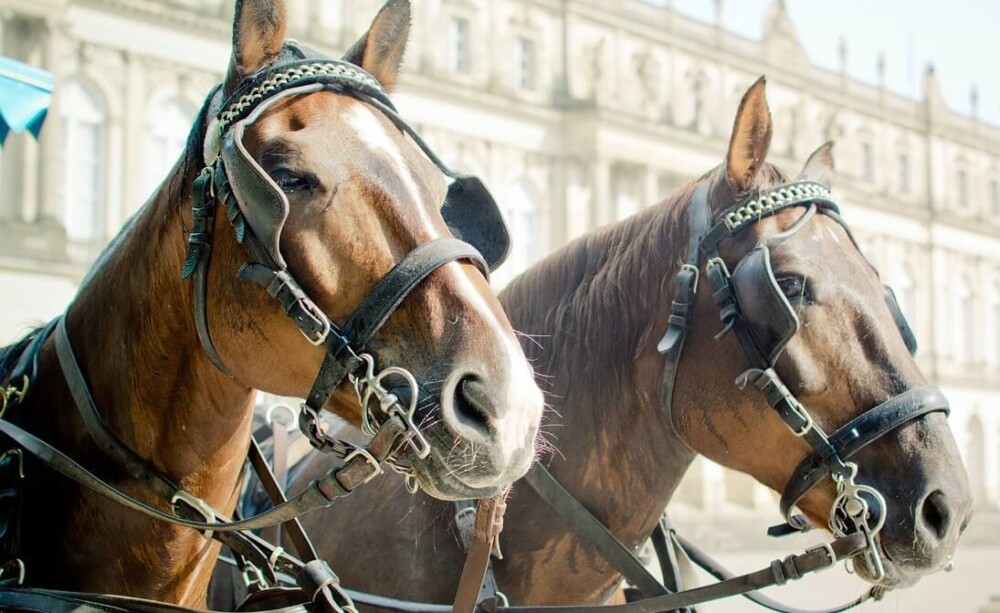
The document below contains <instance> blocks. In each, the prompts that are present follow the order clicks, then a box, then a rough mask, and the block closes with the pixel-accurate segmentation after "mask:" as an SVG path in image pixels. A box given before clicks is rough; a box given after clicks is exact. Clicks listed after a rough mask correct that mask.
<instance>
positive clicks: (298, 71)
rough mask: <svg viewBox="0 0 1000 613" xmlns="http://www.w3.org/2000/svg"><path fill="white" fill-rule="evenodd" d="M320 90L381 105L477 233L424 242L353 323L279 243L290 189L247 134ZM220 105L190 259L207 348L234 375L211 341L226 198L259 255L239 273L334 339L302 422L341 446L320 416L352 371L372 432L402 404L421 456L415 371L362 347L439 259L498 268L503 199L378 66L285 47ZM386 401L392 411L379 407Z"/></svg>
mask: <svg viewBox="0 0 1000 613" xmlns="http://www.w3.org/2000/svg"><path fill="white" fill-rule="evenodd" d="M319 91H330V92H335V93H338V94H342V95H347V96H351V97H352V98H355V99H357V100H360V101H362V102H364V103H366V104H368V105H370V106H372V107H374V108H376V109H377V110H378V111H380V112H381V113H383V114H384V115H385V116H386V117H387V118H389V120H390V121H392V123H393V124H394V125H395V126H396V127H397V128H398V129H399V130H400V131H401V132H403V133H404V134H406V135H408V136H409V137H411V138H412V140H413V141H414V142H415V143H416V144H417V145H418V147H420V149H421V150H422V151H423V152H424V154H425V155H427V157H428V158H429V159H430V160H431V161H432V162H434V164H435V165H436V166H438V168H440V169H441V171H442V172H444V174H445V175H447V176H448V177H449V178H450V179H451V183H450V185H449V189H448V196H447V198H446V200H445V203H444V205H443V206H442V211H441V212H442V215H443V216H444V218H445V220H446V223H447V224H448V225H449V228H450V229H451V230H452V232H453V233H454V234H455V235H456V236H458V237H460V238H463V239H466V240H469V241H470V242H472V244H469V243H467V242H463V241H462V240H458V239H456V238H450V237H449V238H439V239H435V240H432V241H429V242H427V243H424V244H422V245H420V246H418V247H417V248H416V249H414V250H413V251H411V252H410V253H409V254H407V255H406V256H405V257H404V258H403V259H402V260H401V261H400V262H398V263H397V264H396V265H395V267H394V268H392V270H390V271H389V273H388V274H387V275H386V276H385V277H383V278H382V279H381V280H380V281H379V282H378V283H377V284H376V285H375V287H374V288H373V289H372V291H371V293H370V294H369V295H368V296H367V297H366V298H365V300H364V301H363V302H362V303H361V305H360V306H358V308H357V310H356V311H355V312H354V314H353V315H352V316H351V317H349V318H348V320H347V322H346V323H345V324H344V326H343V327H341V326H338V325H337V324H335V323H334V322H333V321H331V320H330V318H329V317H327V316H326V314H325V313H324V312H323V311H322V309H320V308H319V306H317V305H316V303H315V302H314V301H313V300H312V299H311V298H310V297H309V296H308V295H307V293H306V292H305V291H304V290H303V289H302V286H301V284H299V283H298V282H297V281H296V279H295V277H294V276H293V274H292V272H291V271H290V270H289V269H288V265H287V264H286V262H285V259H284V258H283V257H282V254H281V249H280V240H281V230H282V227H283V225H284V223H285V220H286V219H287V217H288V212H289V203H288V198H287V197H286V196H285V194H284V192H283V191H282V190H281V189H280V188H279V187H278V185H277V184H276V183H275V182H274V181H273V180H272V179H271V177H270V176H268V174H267V173H266V172H265V171H264V169H263V168H261V166H260V165H259V164H258V163H257V161H256V160H254V159H253V157H252V156H251V155H250V154H249V152H248V151H247V149H246V148H245V146H244V142H243V137H244V134H245V132H246V130H247V128H249V127H250V126H252V125H253V124H254V123H255V122H256V121H257V120H258V119H259V118H260V117H261V116H262V115H263V114H264V113H265V112H266V111H267V110H269V109H271V108H273V107H274V106H275V105H277V104H278V103H280V102H282V101H284V100H287V99H289V98H292V97H295V96H302V95H306V94H311V93H315V92H319ZM210 108H211V109H212V110H213V111H214V119H213V120H212V121H211V123H210V124H209V127H208V130H207V134H206V137H205V142H204V162H205V167H204V170H203V171H202V172H201V174H200V175H199V176H198V178H197V179H196V180H195V182H194V209H193V215H194V227H193V229H192V231H191V233H190V236H189V243H188V253H187V258H186V260H185V263H184V267H183V270H182V276H183V277H184V278H185V279H186V278H189V277H193V278H194V289H195V292H194V296H195V300H194V312H195V321H196V323H197V330H198V338H199V340H200V342H201V345H202V347H203V348H204V350H205V353H206V354H207V355H208V357H209V358H210V359H211V361H212V363H213V364H214V365H215V366H216V367H217V368H218V369H219V370H221V371H222V372H224V373H226V374H227V375H230V376H232V375H231V373H230V371H229V370H228V369H227V368H226V365H225V364H224V363H223V360H222V357H221V356H220V355H219V352H218V350H217V349H216V348H215V344H214V342H213V341H212V335H211V333H210V330H209V322H208V311H207V278H208V266H209V262H210V256H211V249H212V230H213V227H214V222H215V211H216V208H217V206H219V205H222V206H224V207H225V211H226V215H227V218H228V219H229V221H230V223H231V224H232V225H233V227H234V229H235V231H236V240H237V242H239V243H241V244H242V243H246V244H247V245H248V246H249V248H250V251H251V254H252V255H253V261H252V262H248V263H247V264H245V265H243V266H242V267H241V268H240V270H239V271H238V272H237V276H238V277H239V278H241V279H244V280H248V281H252V282H254V283H256V284H258V285H260V286H262V287H264V288H265V289H266V290H267V292H268V294H270V296H271V297H272V298H274V299H275V300H277V301H278V303H279V304H280V306H281V309H282V311H284V312H285V313H286V314H287V315H288V316H289V317H290V318H291V319H292V321H293V322H294V323H295V325H296V326H297V327H298V328H299V330H300V331H301V332H302V334H303V335H304V336H305V337H306V339H307V340H308V341H309V342H310V343H312V344H313V345H317V346H322V347H323V348H324V349H325V352H326V355H325V357H324V359H323V363H322V366H321V367H320V370H319V374H318V375H317V377H316V380H315V382H314V383H313V385H312V389H311V390H310V392H309V395H308V396H307V398H306V401H305V403H304V404H303V405H302V412H301V413H300V416H299V427H300V428H301V429H302V431H303V433H304V434H305V435H306V436H307V437H308V438H309V440H310V442H311V443H312V445H313V446H314V447H316V448H317V449H320V450H323V451H330V450H333V449H334V448H336V447H337V445H338V442H337V441H335V440H333V439H331V438H329V437H328V436H326V435H325V433H324V430H323V428H322V427H321V426H320V421H319V416H318V415H319V411H321V410H322V408H323V406H324V405H325V404H326V403H327V401H328V400H329V398H330V396H331V395H332V394H333V392H334V390H336V389H337V387H339V386H340V384H341V383H343V382H344V380H345V379H347V378H349V377H350V378H351V380H352V382H353V383H354V384H355V388H356V390H357V391H358V394H359V397H360V398H361V399H362V401H363V402H362V405H363V406H362V415H363V418H364V419H363V421H364V424H365V426H366V427H365V430H366V432H367V433H368V434H369V435H374V433H375V432H376V431H377V430H378V424H379V422H380V420H382V421H384V419H385V416H393V415H397V416H399V417H400V418H401V419H402V420H403V422H404V423H405V424H406V426H407V433H406V438H407V441H408V442H409V445H410V447H411V449H412V451H413V452H414V453H415V454H416V456H417V457H418V458H425V457H427V455H429V454H430V445H429V444H428V442H427V440H426V439H425V438H424V436H423V434H422V433H421V432H420V430H419V429H418V428H417V425H416V423H415V411H416V406H417V398H418V396H419V394H420V389H419V386H418V385H417V383H416V380H415V378H414V377H413V376H412V375H410V373H408V372H406V371H405V370H403V369H401V368H398V367H393V368H390V369H386V370H384V371H382V372H381V373H377V372H376V371H375V369H374V364H375V359H374V357H373V356H371V355H370V354H368V353H364V348H365V346H366V345H367V344H368V343H369V341H370V340H371V339H372V338H373V337H374V335H375V334H376V333H377V332H378V330H379V329H380V328H381V327H382V325H383V324H384V323H385V322H386V320H387V319H388V318H389V316H390V315H391V314H392V313H393V312H394V311H395V310H396V308H397V307H398V306H399V305H400V304H401V303H402V301H403V300H404V299H405V298H406V296H407V295H408V294H409V293H410V292H411V291H413V289H414V288H416V287H417V286H418V285H419V284H420V283H421V282H422V281H423V280H424V279H426V278H427V277H428V276H429V275H430V274H431V273H432V272H434V271H435V270H437V269H438V268H440V267H441V266H444V265H445V264H448V263H450V262H454V261H457V260H465V261H469V262H472V263H473V264H475V265H476V266H477V267H478V268H479V269H480V270H481V271H482V273H483V274H484V275H485V276H486V277H487V278H489V272H490V270H491V269H493V268H495V267H496V266H498V265H499V264H500V263H501V262H502V261H503V259H504V258H505V257H506V255H507V252H508V251H509V244H510V240H509V237H508V234H507V228H506V226H505V224H504V222H503V218H502V216H501V215H500V213H499V209H498V207H497V206H496V203H495V202H494V201H493V199H492V197H491V196H490V194H489V192H488V191H487V190H486V188H485V187H484V186H483V184H482V182H480V181H479V180H478V179H476V178H475V177H469V176H465V175H460V174H458V173H455V172H453V171H452V170H451V169H449V168H448V167H447V166H445V165H444V163H443V162H441V160H440V159H439V158H438V157H437V156H436V155H434V153H433V151H431V149H430V147H429V146H427V144H426V143H425V142H424V141H423V140H422V139H421V138H420V136H419V135H418V134H417V133H416V131H415V130H413V128H411V127H410V126H409V125H408V124H407V123H406V122H405V121H404V120H403V119H402V118H401V117H400V116H399V115H398V114H397V112H396V109H395V106H393V104H392V101H391V100H390V99H389V97H388V95H387V94H386V92H385V90H384V89H383V88H382V86H381V85H380V84H379V82H378V81H377V80H376V79H375V78H374V77H372V76H371V75H370V74H368V73H367V72H365V71H364V70H362V69H361V68H359V67H358V66H355V65H354V64H351V63H349V62H345V61H341V60H334V59H330V58H325V57H322V56H318V55H316V54H315V53H314V52H311V51H309V50H308V49H305V48H304V47H301V46H299V45H298V44H296V43H288V44H287V45H286V46H285V49H284V51H283V52H282V56H281V58H279V61H278V63H277V66H276V67H274V68H271V69H269V70H267V71H265V72H263V73H261V74H258V75H255V76H254V77H252V78H250V79H249V80H247V81H246V82H245V83H244V84H242V85H241V86H240V87H239V88H238V89H237V91H236V92H235V93H234V94H233V95H232V96H231V97H230V99H229V100H228V101H222V99H221V94H220V92H219V90H216V92H215V94H214V95H213V102H212V104H211V105H210ZM387 376H394V379H398V380H400V381H402V382H403V383H405V385H404V386H403V387H402V388H400V389H401V390H402V392H401V394H402V395H406V396H408V399H407V400H406V401H405V402H401V401H400V399H399V396H398V395H396V394H393V393H390V390H389V389H387V388H386V387H385V385H384V384H383V382H384V381H385V379H386V377H387ZM377 412H381V413H382V414H383V416H377V415H376V413H377ZM397 466H398V465H397Z"/></svg>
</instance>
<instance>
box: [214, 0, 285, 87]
mask: <svg viewBox="0 0 1000 613" xmlns="http://www.w3.org/2000/svg"><path fill="white" fill-rule="evenodd" d="M287 22H288V19H287V18H286V16H285V2H284V0H236V15H235V17H234V18H233V56H232V59H231V60H230V61H229V70H228V71H227V72H226V82H225V93H226V95H227V96H229V95H230V94H232V93H233V91H235V89H236V86H237V85H238V84H239V82H240V81H241V80H242V79H244V78H245V77H248V76H250V75H252V74H254V73H256V72H258V71H260V70H261V69H263V68H266V67H267V66H268V65H269V64H270V63H271V62H273V61H274V60H275V58H277V57H278V54H279V53H281V48H282V46H283V45H284V44H285V26H286V24H287Z"/></svg>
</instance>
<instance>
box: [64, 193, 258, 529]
mask: <svg viewBox="0 0 1000 613" xmlns="http://www.w3.org/2000/svg"><path fill="white" fill-rule="evenodd" d="M174 183H178V184H183V185H181V186H180V187H179V189H182V190H183V191H182V192H181V193H184V194H187V193H188V192H189V189H186V188H185V186H189V185H190V182H189V181H186V180H185V181H171V180H169V179H168V180H167V181H166V182H164V184H163V187H161V189H160V191H159V192H158V193H157V194H155V195H154V196H153V197H152V198H151V199H150V201H149V202H148V203H147V204H146V205H145V206H144V207H143V208H142V209H141V210H140V211H139V212H138V213H137V214H136V215H135V217H133V218H132V219H131V220H130V221H129V222H128V223H127V224H126V226H125V227H124V228H123V229H122V231H121V233H120V234H119V235H118V237H117V238H115V239H114V241H112V243H111V245H109V247H108V248H107V249H106V250H105V252H104V253H103V254H102V255H101V257H100V258H99V260H98V262H97V263H96V264H95V266H94V268H93V269H92V271H91V272H90V274H88V276H87V278H86V279H85V280H84V283H83V286H82V287H81V289H80V291H79V293H78V294H77V297H76V299H75V300H74V302H73V304H72V305H71V306H70V307H69V309H68V312H67V317H66V319H67V331H68V334H69V338H70V340H71V342H72V345H73V348H74V351H75V353H76V356H77V359H78V360H79V362H80V366H81V368H82V370H83V373H84V375H85V377H86V379H87V381H88V384H89V387H90V389H91V392H92V394H93V396H94V400H95V402H96V404H97V407H98V410H99V411H100V413H101V415H102V417H103V418H104V419H105V420H106V421H107V422H108V423H109V425H110V426H111V429H112V430H113V431H114V433H115V434H116V435H117V436H118V437H119V438H121V439H122V440H123V441H124V442H125V443H126V444H128V445H130V446H131V447H133V448H134V449H135V450H136V451H137V452H138V453H139V455H140V456H142V457H143V458H146V459H148V460H149V461H151V462H152V463H153V465H154V466H155V467H156V468H158V469H159V470H161V471H162V472H163V473H164V474H166V475H167V476H169V477H170V478H171V479H173V480H175V482H177V483H179V484H180V485H181V486H182V487H185V488H190V489H191V491H192V492H193V493H194V494H195V495H198V496H202V497H204V498H205V499H206V500H207V501H208V502H209V503H210V504H215V505H219V507H220V508H223V509H225V507H226V505H227V504H228V505H231V504H232V498H233V496H232V492H233V489H234V487H235V483H236V481H237V476H238V473H239V470H240V468H241V466H242V463H243V459H244V457H245V450H246V445H247V440H248V436H249V428H250V423H251V413H252V408H253V400H254V392H253V390H251V389H249V388H247V387H245V386H242V385H239V384H238V383H236V382H235V381H233V380H231V379H228V378H227V377H225V376H224V375H222V373H220V372H219V371H217V370H216V369H215V368H214V367H213V366H212V365H211V363H210V362H209V361H208V359H207V357H206V356H205V354H204V353H203V351H202V349H201V346H200V344H199V341H198V337H197V332H196V329H195V323H194V316H193V292H192V284H191V282H190V281H184V280H182V279H181V276H180V270H181V264H182V262H183V258H184V255H185V247H186V239H185V236H184V230H183V225H187V226H188V227H190V220H187V222H186V223H184V224H182V219H181V212H180V211H187V210H190V206H191V203H190V200H189V199H187V198H185V199H184V201H183V202H182V203H180V209H179V210H178V208H177V207H178V201H177V199H176V191H175V190H173V189H170V188H169V186H170V185H172V184H174ZM225 510H226V511H227V512H228V511H229V510H231V509H225Z"/></svg>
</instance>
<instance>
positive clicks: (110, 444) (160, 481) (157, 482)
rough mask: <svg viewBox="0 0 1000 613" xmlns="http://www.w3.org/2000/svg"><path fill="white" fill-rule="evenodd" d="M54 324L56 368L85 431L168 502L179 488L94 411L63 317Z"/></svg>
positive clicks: (130, 473)
mask: <svg viewBox="0 0 1000 613" xmlns="http://www.w3.org/2000/svg"><path fill="white" fill-rule="evenodd" d="M56 322H57V323H56V328H55V345H56V355H57V357H58V358H59V366H60V368H61V369H62V372H63V378H64V379H65V380H66V385H67V386H68V387H69V391H70V394H72V396H73V402H74V403H75V404H76V406H77V409H78V410H79V412H80V417H82V418H83V423H84V425H85V426H86V428H87V432H88V433H89V434H90V436H91V438H93V439H94V442H96V443H97V446H98V447H100V448H101V451H103V452H104V453H105V454H107V456H108V457H110V458H111V459H113V460H115V461H116V462H117V463H118V464H119V465H120V466H121V467H122V468H123V469H124V470H125V472H127V473H128V474H129V475H131V476H133V477H134V478H136V479H138V480H139V481H141V482H142V483H143V485H145V486H147V487H149V488H150V489H151V490H153V491H154V492H156V493H157V494H158V495H159V496H160V497H161V498H164V499H166V500H170V499H171V498H173V497H174V494H176V493H177V492H178V490H179V489H180V488H178V487H177V486H176V485H174V484H173V483H172V482H170V481H169V480H168V479H167V478H166V477H164V476H163V475H162V474H160V471H158V470H157V469H156V468H154V467H153V466H152V465H151V464H150V463H149V462H147V461H146V460H145V459H143V458H142V457H140V456H139V454H138V453H136V452H135V451H134V450H133V449H132V448H131V447H129V446H128V445H126V444H125V443H124V442H122V440H121V439H120V438H118V437H117V436H115V434H114V433H113V432H112V431H111V427H110V426H108V422H106V421H104V418H103V417H102V416H101V414H100V412H98V410H97V404H96V403H95V402H94V398H93V396H91V394H90V389H89V387H88V386H87V380H86V379H85V378H84V375H83V372H82V371H81V370H80V364H79V363H78V362H77V360H76V355H74V353H73V347H72V346H71V345H70V341H69V336H68V334H67V331H66V319H65V316H60V317H58V318H57V319H56Z"/></svg>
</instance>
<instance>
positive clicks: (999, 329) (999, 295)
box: [990, 283, 1000, 366]
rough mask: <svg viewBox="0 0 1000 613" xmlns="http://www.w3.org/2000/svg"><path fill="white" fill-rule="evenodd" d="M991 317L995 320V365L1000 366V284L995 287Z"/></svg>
mask: <svg viewBox="0 0 1000 613" xmlns="http://www.w3.org/2000/svg"><path fill="white" fill-rule="evenodd" d="M990 316H991V317H990V318H991V319H992V320H993V343H992V344H993V365H994V366H1000V283H996V284H995V285H994V286H993V301H992V304H991V305H990Z"/></svg>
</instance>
